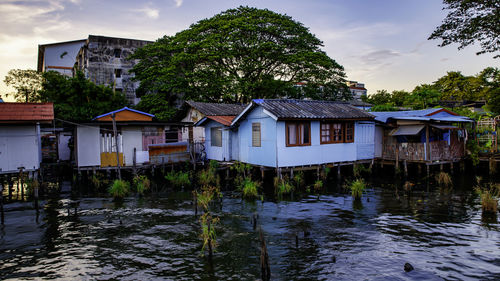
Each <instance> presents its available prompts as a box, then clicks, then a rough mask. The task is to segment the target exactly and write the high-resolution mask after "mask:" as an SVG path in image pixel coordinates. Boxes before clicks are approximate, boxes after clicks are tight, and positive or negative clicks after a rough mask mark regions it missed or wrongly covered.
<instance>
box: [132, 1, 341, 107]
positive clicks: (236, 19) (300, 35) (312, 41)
mask: <svg viewBox="0 0 500 281" xmlns="http://www.w3.org/2000/svg"><path fill="white" fill-rule="evenodd" d="M322 44H323V43H322V42H321V40H319V39H318V38H316V37H315V36H314V35H313V34H311V33H310V32H309V30H308V28H306V27H304V25H302V24H301V23H299V22H297V21H295V20H293V19H292V18H291V17H289V16H287V15H282V14H278V13H275V12H272V11H269V10H265V9H264V10H262V9H257V8H250V7H238V8H236V9H230V10H227V11H224V12H222V13H220V14H217V15H215V16H213V17H212V18H209V19H204V20H201V21H199V22H197V23H196V24H193V25H191V26H190V28H189V29H186V30H184V31H181V32H179V33H177V34H176V35H174V36H171V37H170V36H165V37H163V38H160V39H158V40H157V41H156V42H155V43H153V44H149V45H146V46H145V47H143V48H141V49H138V50H137V51H136V52H135V54H134V55H133V56H132V58H135V59H140V62H139V63H138V64H137V65H136V66H135V67H134V69H133V72H135V75H136V78H137V79H138V80H140V81H141V86H140V90H141V91H143V92H145V93H147V94H162V95H163V98H164V100H167V101H168V102H169V105H173V103H174V102H175V100H176V99H177V98H179V97H182V98H183V99H185V100H187V99H193V100H198V101H211V102H237V103H238V102H239V103H246V102H249V101H250V100H251V99H254V98H280V97H288V98H312V99H326V100H335V99H348V98H349V97H350V94H349V91H348V89H347V87H346V85H345V80H344V79H345V73H344V69H343V67H342V66H341V65H339V64H338V63H337V62H336V61H335V60H334V59H332V58H330V57H329V56H328V55H327V54H326V53H325V52H324V51H322V50H321V47H322ZM153 99H154V98H152V97H147V96H146V97H143V101H145V102H147V103H151V101H152V100H153Z"/></svg>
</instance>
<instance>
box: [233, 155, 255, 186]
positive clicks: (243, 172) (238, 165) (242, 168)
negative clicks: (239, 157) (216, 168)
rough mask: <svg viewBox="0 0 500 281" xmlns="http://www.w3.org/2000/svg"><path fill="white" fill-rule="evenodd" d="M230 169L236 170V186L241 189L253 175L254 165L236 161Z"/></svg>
mask: <svg viewBox="0 0 500 281" xmlns="http://www.w3.org/2000/svg"><path fill="white" fill-rule="evenodd" d="M230 169H231V170H234V171H236V176H235V177H234V184H235V186H236V187H237V188H238V189H240V190H241V189H243V187H244V181H245V179H246V178H247V177H250V176H251V169H252V165H250V164H246V163H243V162H239V161H236V162H235V163H234V164H233V165H232V166H231V168H230Z"/></svg>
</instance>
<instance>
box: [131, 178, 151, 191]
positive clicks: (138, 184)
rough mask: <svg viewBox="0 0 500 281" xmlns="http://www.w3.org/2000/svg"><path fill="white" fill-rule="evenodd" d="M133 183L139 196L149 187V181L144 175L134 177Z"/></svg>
mask: <svg viewBox="0 0 500 281" xmlns="http://www.w3.org/2000/svg"><path fill="white" fill-rule="evenodd" d="M133 181H134V186H135V191H136V192H137V193H138V194H140V195H143V194H144V192H145V191H147V190H149V188H150V187H151V181H150V180H149V179H148V177H146V176H145V175H141V176H135V177H134V180H133Z"/></svg>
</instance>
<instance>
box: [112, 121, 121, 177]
mask: <svg viewBox="0 0 500 281" xmlns="http://www.w3.org/2000/svg"><path fill="white" fill-rule="evenodd" d="M111 119H112V120H113V134H114V135H115V148H116V167H117V168H118V179H119V180H121V179H122V172H121V170H120V155H119V153H118V133H117V131H116V120H115V114H114V113H111Z"/></svg>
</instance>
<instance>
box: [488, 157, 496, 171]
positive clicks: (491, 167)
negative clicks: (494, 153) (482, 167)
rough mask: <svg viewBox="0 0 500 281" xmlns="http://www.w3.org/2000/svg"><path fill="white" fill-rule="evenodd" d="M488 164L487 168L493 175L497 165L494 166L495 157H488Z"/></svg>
mask: <svg viewBox="0 0 500 281" xmlns="http://www.w3.org/2000/svg"><path fill="white" fill-rule="evenodd" d="M489 166H490V169H489V171H490V176H491V175H494V174H495V172H496V168H497V167H496V162H495V158H493V157H490V161H489Z"/></svg>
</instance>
